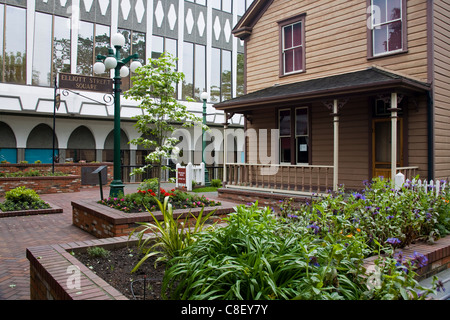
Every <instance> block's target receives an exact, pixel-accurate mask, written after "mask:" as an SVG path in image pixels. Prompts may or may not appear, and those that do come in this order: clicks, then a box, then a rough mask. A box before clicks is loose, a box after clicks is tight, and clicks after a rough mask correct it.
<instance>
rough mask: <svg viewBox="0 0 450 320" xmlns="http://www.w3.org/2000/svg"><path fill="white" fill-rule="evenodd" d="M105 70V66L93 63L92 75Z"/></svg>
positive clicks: (98, 62)
mask: <svg viewBox="0 0 450 320" xmlns="http://www.w3.org/2000/svg"><path fill="white" fill-rule="evenodd" d="M105 70H106V67H105V64H104V63H103V62H100V61H97V62H96V63H94V73H95V74H102V73H104V72H105Z"/></svg>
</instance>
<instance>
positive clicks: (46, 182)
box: [0, 163, 114, 197]
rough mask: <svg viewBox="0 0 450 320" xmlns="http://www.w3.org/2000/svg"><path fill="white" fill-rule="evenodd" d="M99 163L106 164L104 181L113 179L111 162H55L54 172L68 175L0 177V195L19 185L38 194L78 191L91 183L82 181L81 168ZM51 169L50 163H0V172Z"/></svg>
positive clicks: (50, 170) (48, 170)
mask: <svg viewBox="0 0 450 320" xmlns="http://www.w3.org/2000/svg"><path fill="white" fill-rule="evenodd" d="M101 165H106V166H107V173H106V176H107V178H106V180H107V182H106V183H108V184H109V183H110V182H111V181H112V180H113V169H114V167H113V165H112V164H111V163H75V164H74V163H67V164H61V163H57V164H55V172H62V173H65V174H68V176H33V177H11V178H0V197H2V196H4V195H5V192H7V191H9V190H12V189H14V188H16V187H20V186H25V187H27V188H30V189H33V190H35V191H36V192H37V193H39V194H48V193H59V192H61V193H68V192H78V191H80V188H89V187H92V185H87V184H84V183H83V181H82V180H83V177H82V168H86V167H89V168H92V169H95V168H97V167H99V166H101ZM52 169H53V168H52V165H51V164H36V163H33V164H9V163H8V164H3V163H2V164H0V172H5V173H14V172H19V171H22V172H26V171H29V170H38V171H40V172H52Z"/></svg>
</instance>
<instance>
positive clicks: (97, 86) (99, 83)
mask: <svg viewBox="0 0 450 320" xmlns="http://www.w3.org/2000/svg"><path fill="white" fill-rule="evenodd" d="M112 83H113V81H112V79H109V78H101V77H91V76H83V75H79V74H70V73H60V74H59V87H60V88H63V89H72V90H85V91H95V92H107V93H111V92H112Z"/></svg>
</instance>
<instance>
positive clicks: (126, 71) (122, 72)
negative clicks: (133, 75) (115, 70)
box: [120, 66, 130, 78]
mask: <svg viewBox="0 0 450 320" xmlns="http://www.w3.org/2000/svg"><path fill="white" fill-rule="evenodd" d="M129 74H130V69H128V67H127V66H123V67H122V68H120V76H121V77H122V78H125V77H128V75H129Z"/></svg>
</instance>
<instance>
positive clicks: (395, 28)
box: [389, 21, 402, 51]
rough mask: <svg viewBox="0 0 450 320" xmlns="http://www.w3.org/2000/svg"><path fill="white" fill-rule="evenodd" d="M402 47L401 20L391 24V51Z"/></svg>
mask: <svg viewBox="0 0 450 320" xmlns="http://www.w3.org/2000/svg"><path fill="white" fill-rule="evenodd" d="M401 48H402V23H401V21H398V22H393V23H391V24H389V51H394V50H400V49H401Z"/></svg>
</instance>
